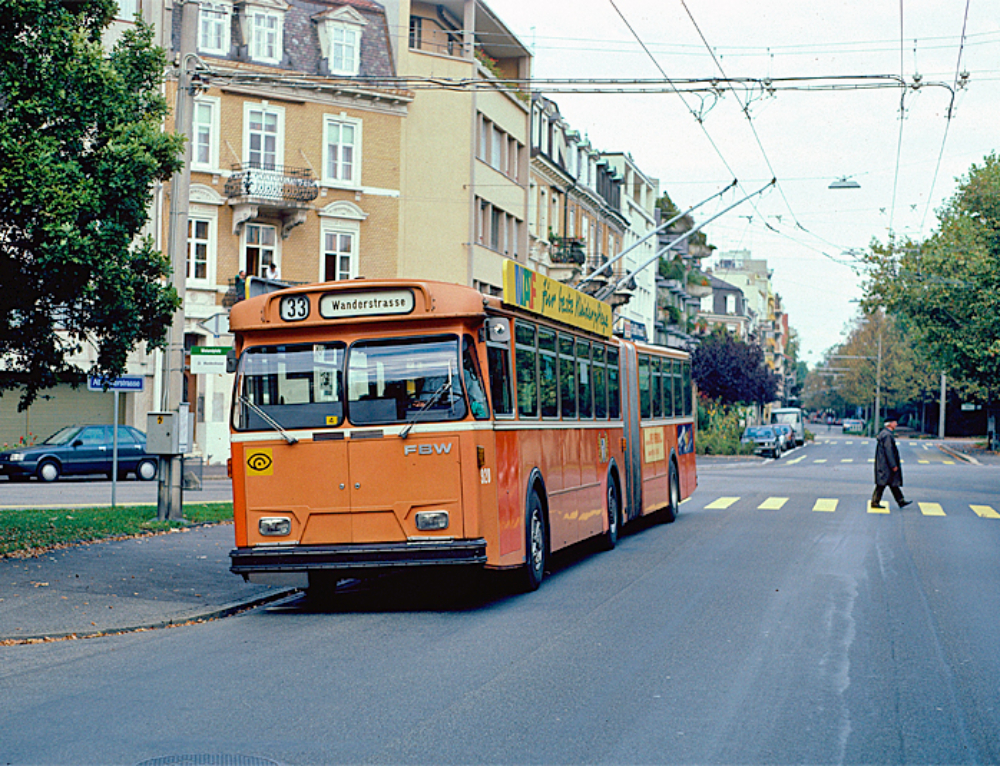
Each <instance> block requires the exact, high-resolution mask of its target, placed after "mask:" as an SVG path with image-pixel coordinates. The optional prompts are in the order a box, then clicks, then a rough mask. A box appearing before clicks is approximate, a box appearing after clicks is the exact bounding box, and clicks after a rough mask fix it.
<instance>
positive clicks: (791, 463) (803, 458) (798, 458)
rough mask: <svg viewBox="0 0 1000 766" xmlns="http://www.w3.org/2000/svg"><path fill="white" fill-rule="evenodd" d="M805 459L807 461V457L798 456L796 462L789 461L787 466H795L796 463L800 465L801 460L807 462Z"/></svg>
mask: <svg viewBox="0 0 1000 766" xmlns="http://www.w3.org/2000/svg"><path fill="white" fill-rule="evenodd" d="M805 459H806V456H805V455H799V456H798V457H797V458H795V459H794V460H789V461H787V462H786V463H785V465H795V464H796V463H798V462H799V461H800V460H805Z"/></svg>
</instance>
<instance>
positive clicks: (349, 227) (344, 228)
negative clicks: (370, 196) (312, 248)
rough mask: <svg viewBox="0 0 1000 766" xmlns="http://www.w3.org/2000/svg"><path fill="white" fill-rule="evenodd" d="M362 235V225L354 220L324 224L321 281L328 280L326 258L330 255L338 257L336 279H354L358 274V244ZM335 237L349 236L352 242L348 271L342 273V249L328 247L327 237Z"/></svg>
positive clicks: (321, 245)
mask: <svg viewBox="0 0 1000 766" xmlns="http://www.w3.org/2000/svg"><path fill="white" fill-rule="evenodd" d="M360 236H361V231H360V227H359V226H358V225H357V224H356V223H355V222H353V221H337V222H336V223H333V222H331V223H329V224H324V225H323V230H322V232H321V236H320V249H321V251H322V252H321V253H320V266H319V269H320V271H319V278H320V280H321V281H327V274H326V259H327V256H328V255H331V254H332V255H333V256H334V258H335V259H336V264H335V266H334V279H335V280H343V279H354V278H355V277H357V276H358V245H359V240H360ZM328 237H335V238H337V240H338V244H339V240H340V238H341V237H347V238H348V239H349V240H350V242H351V250H350V253H349V254H348V255H347V262H348V266H347V272H346V273H342V272H341V268H340V261H341V257H342V256H343V253H342V252H341V251H340V248H339V247H335V248H334V249H332V250H331V249H328V248H327V238H328Z"/></svg>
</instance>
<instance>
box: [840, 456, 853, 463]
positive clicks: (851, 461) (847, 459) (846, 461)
mask: <svg viewBox="0 0 1000 766" xmlns="http://www.w3.org/2000/svg"><path fill="white" fill-rule="evenodd" d="M840 462H841V463H853V462H854V458H852V457H845V458H844V459H843V460H841V461H840Z"/></svg>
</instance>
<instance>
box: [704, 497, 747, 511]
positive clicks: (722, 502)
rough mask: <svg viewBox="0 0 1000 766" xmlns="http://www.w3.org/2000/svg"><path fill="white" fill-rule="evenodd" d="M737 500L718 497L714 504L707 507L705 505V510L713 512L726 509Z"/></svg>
mask: <svg viewBox="0 0 1000 766" xmlns="http://www.w3.org/2000/svg"><path fill="white" fill-rule="evenodd" d="M737 500H739V498H738V497H720V498H719V499H718V500H716V501H715V502H712V503H709V504H708V505H706V506H705V508H706V509H709V508H711V509H713V510H715V509H717V508H718V509H722V508H728V507H729V506H731V505H732V504H733V503H735V502H736V501H737Z"/></svg>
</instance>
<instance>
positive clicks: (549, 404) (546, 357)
mask: <svg viewBox="0 0 1000 766" xmlns="http://www.w3.org/2000/svg"><path fill="white" fill-rule="evenodd" d="M538 386H539V394H540V396H541V404H542V417H543V418H558V417H559V374H558V365H557V362H556V333H555V331H554V330H549V329H548V328H545V327H539V328H538Z"/></svg>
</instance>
